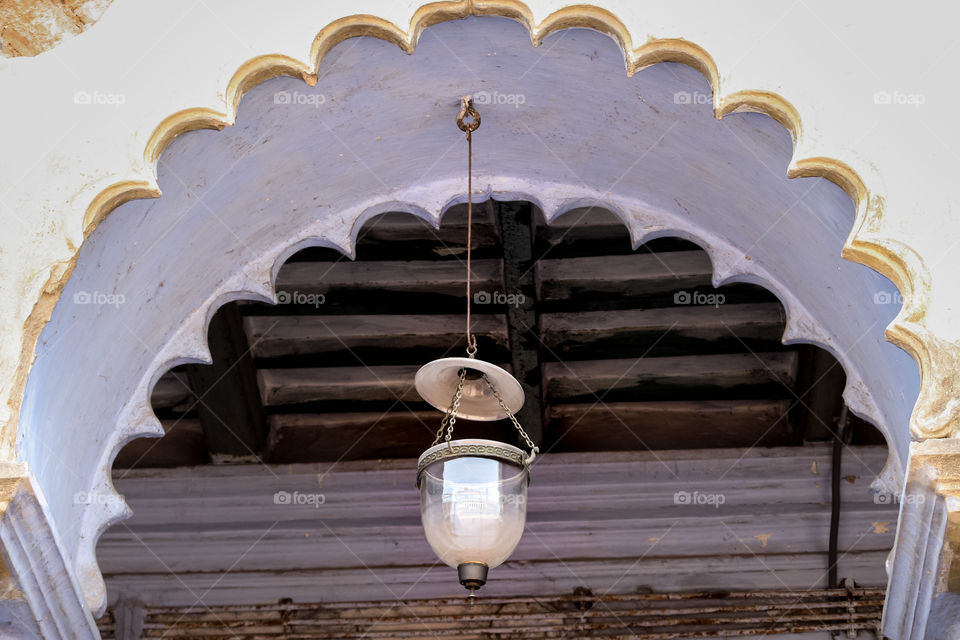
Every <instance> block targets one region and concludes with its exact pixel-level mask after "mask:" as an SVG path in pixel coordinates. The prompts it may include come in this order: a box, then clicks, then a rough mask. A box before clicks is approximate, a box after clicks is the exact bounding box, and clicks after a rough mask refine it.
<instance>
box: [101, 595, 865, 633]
mask: <svg viewBox="0 0 960 640" xmlns="http://www.w3.org/2000/svg"><path fill="white" fill-rule="evenodd" d="M883 597H884V592H883V590H882V589H875V588H874V589H859V588H858V589H850V590H847V589H835V590H826V589H820V590H811V591H738V592H700V593H661V594H633V595H616V596H613V595H608V596H595V595H593V594H590V593H589V592H584V593H579V594H574V595H569V596H559V597H558V596H553V597H544V598H538V597H517V598H489V599H486V598H482V597H481V598H478V599H477V600H476V601H475V602H473V603H470V602H468V601H467V600H466V599H446V600H402V601H401V600H397V601H393V602H344V603H324V604H294V603H291V602H281V603H278V604H275V605H262V606H236V607H212V608H207V607H202V606H200V607H191V608H159V607H148V608H147V609H146V617H145V620H144V629H143V636H142V637H143V638H171V639H172V638H190V639H193V640H198V639H211V640H213V639H223V638H235V639H237V640H254V639H263V640H266V639H271V638H284V639H290V640H295V639H296V640H300V639H302V640H307V639H318V640H319V639H322V638H369V639H371V640H376V639H384V638H435V639H438V640H443V639H446V638H456V639H459V640H488V639H491V638H507V637H509V638H525V639H540V638H607V639H616V638H632V639H643V640H654V639H657V640H666V639H680V638H731V637H750V636H769V635H774V634H804V633H819V634H822V633H825V632H837V633H849V634H850V635H849V637H856V634H857V632H860V631H868V632H872V633H874V634H877V633H878V631H877V630H878V628H879V624H880V615H881V610H882V607H883ZM100 625H101V631H102V633H103V637H104V638H114V637H115V636H114V622H113V617H112V614H111V613H108V615H106V616H105V617H104V618H103V619H102V620H101V622H100ZM821 637H822V636H821ZM877 637H879V635H878V636H877Z"/></svg>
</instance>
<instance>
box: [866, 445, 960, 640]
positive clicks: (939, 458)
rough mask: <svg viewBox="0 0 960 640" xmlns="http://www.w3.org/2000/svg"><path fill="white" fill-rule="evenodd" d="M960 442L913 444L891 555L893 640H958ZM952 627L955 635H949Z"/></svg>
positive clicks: (886, 622)
mask: <svg viewBox="0 0 960 640" xmlns="http://www.w3.org/2000/svg"><path fill="white" fill-rule="evenodd" d="M958 497H960V440H957V439H949V440H944V439H935V440H928V441H926V442H921V443H913V444H912V445H911V455H910V468H909V470H908V475H907V482H906V487H905V489H904V493H903V496H902V498H901V507H900V517H899V523H898V526H897V539H896V543H895V544H894V548H893V551H892V552H891V561H890V563H891V566H890V568H889V574H890V583H889V586H888V589H887V603H886V607H885V608H884V614H883V632H884V634H885V635H886V636H888V637H890V638H894V639H895V640H929V639H930V638H944V639H947V638H950V639H951V640H952V639H954V638H956V637H957V636H956V635H955V634H956V626H955V625H956V619H954V618H950V617H949V616H948V615H946V614H945V611H947V610H956V608H957V604H956V600H957V599H958V598H960V595H957V594H956V593H950V591H949V590H950V589H951V588H952V589H956V587H957V584H958V582H960V575H957V574H958V573H960V571H958V567H957V565H956V563H955V561H954V559H955V558H956V557H957V549H956V548H953V547H955V546H956V545H957V544H958V541H960V522H958V518H957V516H958V512H960V508H958V507H960V503H958V501H957V498H958ZM950 627H952V628H953V630H952V631H951V630H950Z"/></svg>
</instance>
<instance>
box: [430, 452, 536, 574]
mask: <svg viewBox="0 0 960 640" xmlns="http://www.w3.org/2000/svg"><path fill="white" fill-rule="evenodd" d="M497 444H499V443H497ZM441 446H443V445H441ZM501 446H502V445H501ZM527 480H528V473H527V470H526V469H524V468H523V467H520V466H517V465H513V464H510V463H508V462H504V461H500V460H495V459H490V458H481V457H473V456H464V457H458V458H451V459H446V460H440V461H438V462H435V463H433V464H432V465H430V466H428V467H427V468H426V469H425V470H424V471H423V475H422V477H421V480H420V510H421V517H422V520H423V529H424V532H425V533H426V536H427V542H429V543H430V547H431V548H432V549H433V551H434V553H436V554H437V557H438V558H440V560H442V561H443V562H445V563H446V564H448V565H450V566H451V567H455V568H456V567H458V566H459V565H462V564H466V563H482V564H484V565H486V566H487V567H488V568H493V567H496V566H498V565H500V564H502V563H503V561H504V560H506V559H507V558H509V557H510V554H511V553H513V550H514V549H515V548H516V546H517V543H519V542H520V537H521V536H522V535H523V528H524V524H525V523H526V518H527V484H528V482H527Z"/></svg>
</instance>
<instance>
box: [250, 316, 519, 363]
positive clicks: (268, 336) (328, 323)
mask: <svg viewBox="0 0 960 640" xmlns="http://www.w3.org/2000/svg"><path fill="white" fill-rule="evenodd" d="M244 326H245V329H246V332H247V335H248V336H249V340H250V342H251V344H252V345H253V356H254V358H256V359H258V360H260V359H278V358H290V357H297V356H309V355H314V356H324V357H325V358H332V357H333V356H335V355H337V354H338V353H339V354H342V353H343V352H345V351H347V350H350V351H353V352H354V353H358V354H361V355H362V354H364V353H371V352H374V351H378V350H379V351H389V350H393V351H396V350H405V349H433V350H438V351H440V352H441V353H442V352H443V351H446V350H448V349H454V350H456V351H459V353H462V351H461V349H463V348H464V347H465V346H466V342H465V341H464V337H463V329H464V327H465V326H466V316H464V315H457V314H437V315H428V314H411V315H399V314H397V315H394V314H383V315H330V316H276V317H272V316H247V317H246V318H244ZM473 330H474V333H475V334H476V335H477V336H478V339H480V340H483V341H485V342H486V344H487V345H491V346H496V347H499V348H500V349H505V348H506V345H507V326H506V320H505V319H504V317H503V316H502V315H497V314H484V315H480V314H477V315H475V316H474V317H473ZM458 341H459V343H460V344H459V345H458ZM481 344H483V343H481ZM459 353H458V355H459ZM364 361H367V359H366V358H364ZM350 364H359V363H358V362H356V358H353V359H352V362H350ZM368 364H372V363H369V362H368Z"/></svg>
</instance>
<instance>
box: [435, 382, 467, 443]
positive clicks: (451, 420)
mask: <svg viewBox="0 0 960 640" xmlns="http://www.w3.org/2000/svg"><path fill="white" fill-rule="evenodd" d="M466 377H467V370H466V369H460V381H459V382H458V383H457V390H456V391H455V392H454V394H453V400H451V401H450V407H449V408H448V409H447V412H446V413H445V414H444V416H443V420H441V421H440V428H439V429H437V437H436V438H434V439H433V444H431V445H430V446H431V447H435V446H437V445H438V444H440V439H441V438H443V439H444V440H445V441H446V442H450V438H452V437H453V425H454V424H456V422H457V411H459V410H460V398H461V397H462V396H463V381H464V379H465V378H466ZM444 430H446V432H447V435H446V437H444V435H443V432H444Z"/></svg>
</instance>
